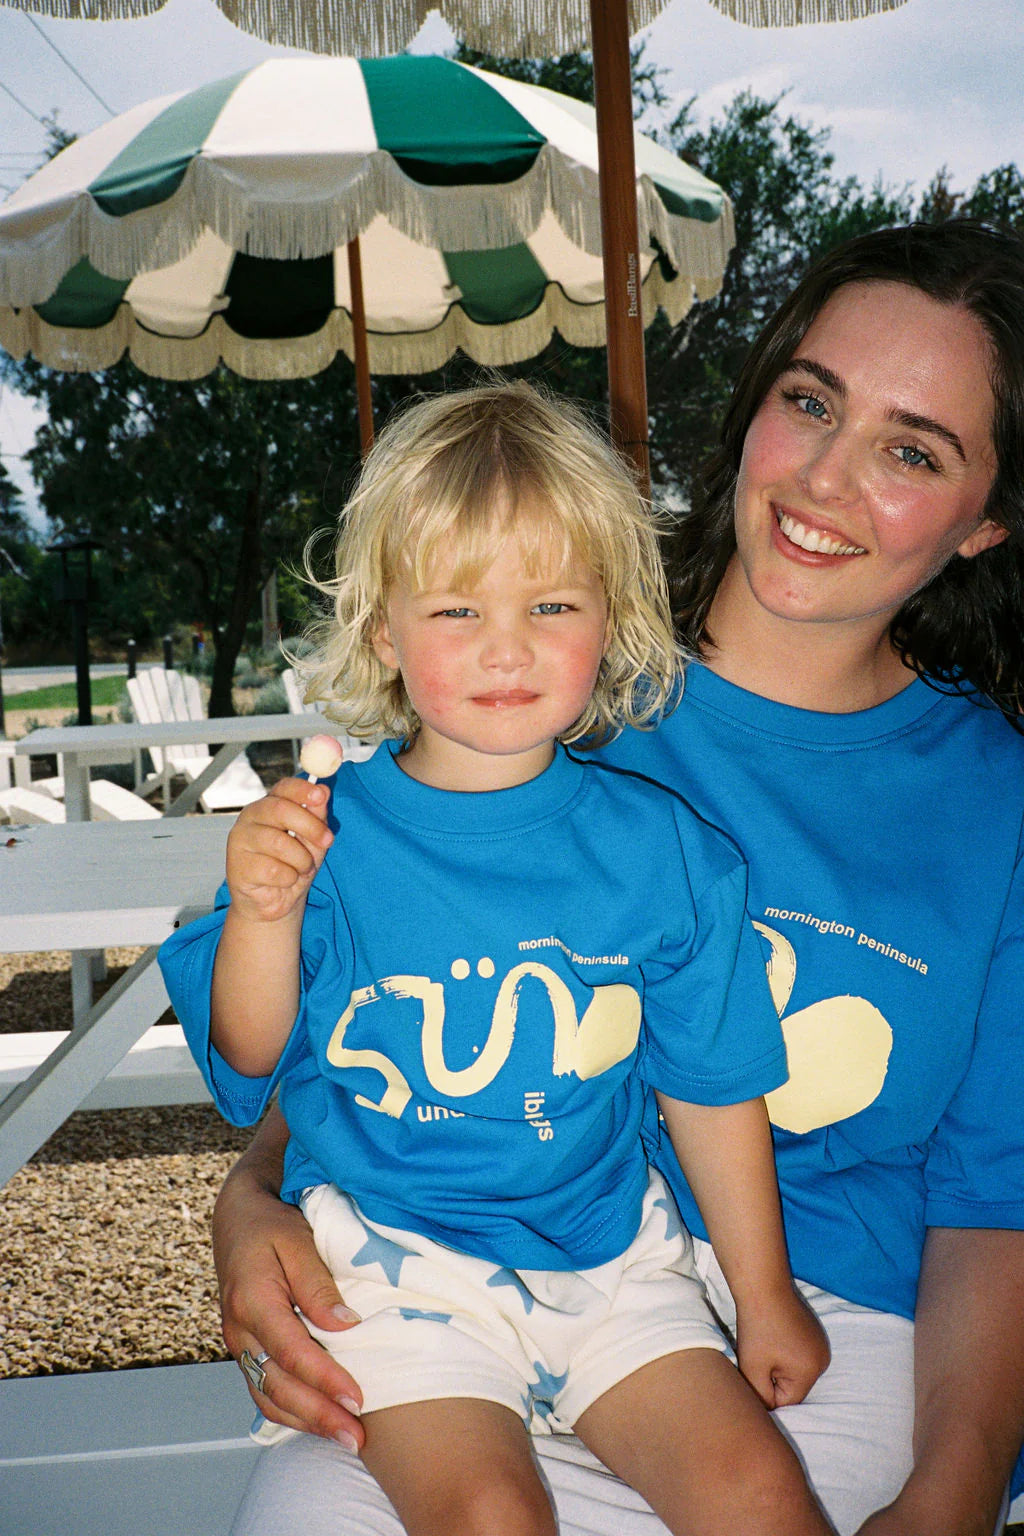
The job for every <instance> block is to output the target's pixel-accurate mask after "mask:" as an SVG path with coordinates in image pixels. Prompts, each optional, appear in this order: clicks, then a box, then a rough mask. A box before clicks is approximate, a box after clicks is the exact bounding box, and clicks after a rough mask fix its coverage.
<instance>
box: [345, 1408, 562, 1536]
mask: <svg viewBox="0 0 1024 1536" xmlns="http://www.w3.org/2000/svg"><path fill="white" fill-rule="evenodd" d="M363 1424H364V1426H365V1428H366V1445H365V1447H364V1449H363V1453H362V1459H363V1461H364V1462H365V1464H366V1466H367V1467H368V1468H369V1470H370V1471H371V1472H372V1473H373V1475H374V1477H375V1478H376V1479H377V1481H378V1483H379V1484H380V1486H381V1487H382V1488H383V1490H384V1492H385V1493H386V1494H387V1496H388V1498H389V1499H390V1500H391V1502H392V1504H393V1505H394V1506H395V1509H396V1511H397V1513H398V1517H399V1519H400V1520H401V1522H402V1525H403V1527H404V1529H405V1531H406V1533H407V1536H555V1531H556V1527H555V1518H554V1515H553V1514H552V1512H551V1505H550V1503H549V1502H548V1497H547V1494H546V1493H545V1491H544V1488H543V1486H542V1484H541V1481H540V1478H539V1477H538V1476H537V1471H536V1468H535V1467H534V1463H533V1457H532V1454H531V1451H530V1443H529V1436H528V1435H527V1433H526V1429H525V1427H524V1425H523V1422H522V1420H521V1419H520V1418H519V1417H518V1416H517V1415H516V1414H514V1413H513V1412H512V1410H511V1409H509V1408H505V1407H503V1406H502V1405H501V1404H500V1403H491V1402H486V1401H483V1400H480V1399H476V1398H454V1397H449V1398H441V1399H439V1400H438V1401H436V1402H425V1403H406V1404H402V1405H401V1406H399V1407H395V1408H380V1409H378V1410H377V1411H376V1412H374V1413H367V1414H364V1416H363Z"/></svg>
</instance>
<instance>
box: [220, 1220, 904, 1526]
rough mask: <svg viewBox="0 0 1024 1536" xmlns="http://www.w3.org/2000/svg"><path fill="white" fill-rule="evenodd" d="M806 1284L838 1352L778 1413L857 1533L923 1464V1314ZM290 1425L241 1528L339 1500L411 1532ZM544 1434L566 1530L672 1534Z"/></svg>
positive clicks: (368, 1487)
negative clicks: (918, 1330)
mask: <svg viewBox="0 0 1024 1536" xmlns="http://www.w3.org/2000/svg"><path fill="white" fill-rule="evenodd" d="M693 1246H694V1251H695V1256H696V1263H697V1270H698V1273H699V1274H700V1275H701V1277H702V1278H704V1279H706V1282H707V1284H708V1288H709V1293H710V1296H711V1299H712V1305H713V1306H714V1307H715V1310H716V1312H718V1315H719V1316H720V1317H721V1319H722V1322H723V1323H724V1324H725V1326H726V1327H727V1328H731V1327H732V1325H733V1323H734V1321H735V1313H734V1310H733V1307H732V1301H731V1297H730V1296H729V1293H728V1289H727V1287H726V1286H725V1283H724V1279H723V1278H722V1275H721V1270H720V1269H719V1268H718V1265H717V1263H716V1262H715V1259H714V1256H713V1254H712V1253H711V1250H710V1248H709V1246H708V1244H707V1243H702V1242H695V1243H694V1245H693ZM800 1288H801V1290H802V1291H803V1292H804V1294H805V1295H806V1296H807V1298H808V1301H809V1302H810V1304H811V1306H812V1307H813V1308H814V1311H815V1312H816V1313H817V1315H818V1317H819V1318H820V1319H821V1322H822V1324H823V1326H824V1328H825V1331H826V1333H827V1334H828V1338H829V1343H830V1345H831V1349H832V1362H831V1364H830V1366H829V1368H828V1370H827V1371H826V1372H825V1374H824V1375H823V1376H822V1377H821V1378H820V1379H819V1380H818V1381H816V1382H815V1384H814V1387H813V1388H812V1390H811V1392H810V1393H809V1395H808V1397H807V1400H806V1402H804V1403H799V1404H797V1405H796V1406H794V1407H792V1408H781V1409H779V1410H778V1411H777V1412H776V1413H775V1414H774V1415H773V1417H774V1419H775V1421H776V1423H777V1424H778V1425H779V1427H780V1429H781V1430H782V1431H783V1433H784V1434H785V1435H786V1436H787V1438H788V1439H789V1440H790V1441H791V1442H792V1444H793V1446H794V1448H795V1450H796V1452H797V1455H798V1456H799V1457H800V1460H801V1462H802V1463H803V1466H804V1469H805V1471H806V1473H807V1476H808V1481H809V1482H810V1484H811V1486H812V1487H813V1488H814V1489H815V1491H816V1492H817V1494H818V1496H819V1498H820V1499H821V1501H822V1504H823V1505H824V1507H825V1510H826V1512H827V1513H828V1515H829V1518H830V1519H831V1521H832V1523H833V1525H834V1526H835V1528H836V1531H837V1532H838V1533H839V1536H854V1533H855V1532H856V1531H858V1530H859V1529H860V1526H861V1525H862V1524H863V1522H864V1521H865V1520H866V1519H867V1517H868V1516H869V1515H870V1514H871V1513H872V1512H873V1511H875V1510H877V1509H880V1508H881V1507H882V1506H883V1505H885V1504H887V1503H888V1502H889V1501H890V1500H891V1499H892V1498H894V1497H895V1495H896V1493H897V1492H898V1491H899V1489H900V1488H901V1487H902V1485H903V1482H904V1481H905V1479H906V1477H907V1474H908V1472H909V1471H910V1467H911V1464H912V1451H911V1432H912V1429H913V1418H914V1378H913V1335H914V1330H913V1325H912V1324H911V1323H909V1322H908V1321H907V1320H906V1318H902V1317H895V1316H893V1315H892V1314H890V1313H886V1312H873V1311H871V1310H870V1309H868V1308H866V1307H860V1306H857V1305H856V1304H854V1303H851V1302H848V1301H844V1300H843V1298H842V1297H839V1296H833V1295H830V1294H829V1293H828V1292H827V1291H822V1290H820V1289H818V1287H816V1286H809V1285H803V1284H801V1287H800ZM353 1331H356V1330H353ZM356 1380H357V1381H358V1380H359V1375H358V1373H357V1374H356ZM685 1411H686V1410H685V1409H684V1408H683V1407H680V1413H681V1414H682V1413H684V1412H685ZM275 1428H276V1426H275ZM286 1435H287V1438H288V1443H286V1444H285V1443H282V1444H280V1445H274V1446H273V1448H272V1449H269V1450H267V1451H266V1452H265V1453H264V1454H263V1456H262V1457H260V1459H259V1461H258V1462H257V1463H256V1468H255V1470H254V1472H253V1476H252V1480H251V1482H250V1484H249V1488H248V1489H247V1491H246V1494H245V1497H244V1498H243V1500H242V1503H241V1505H240V1507H239V1510H238V1514H237V1516H236V1518H235V1523H234V1525H233V1526H232V1536H293V1533H294V1532H295V1531H297V1530H301V1531H302V1532H303V1536H337V1531H338V1523H337V1521H338V1510H339V1509H343V1510H344V1511H345V1521H344V1526H345V1536H402V1526H401V1523H400V1521H399V1520H398V1517H397V1516H396V1514H395V1512H394V1510H393V1509H392V1507H391V1504H390V1503H389V1502H388V1499H387V1497H386V1496H385V1494H384V1493H382V1492H381V1490H380V1488H379V1486H378V1485H377V1484H376V1483H375V1482H374V1480H373V1478H372V1477H371V1476H370V1474H369V1472H367V1470H366V1468H365V1467H364V1466H363V1465H362V1463H361V1462H360V1461H359V1459H358V1457H356V1456H352V1455H349V1454H348V1453H347V1452H346V1451H343V1450H342V1449H341V1447H340V1446H337V1445H332V1444H331V1443H330V1442H329V1441H325V1440H320V1439H318V1438H317V1436H316V1435H298V1434H296V1435H291V1434H288V1432H286ZM534 1443H535V1446H536V1451H537V1461H538V1468H539V1471H540V1474H541V1477H542V1479H543V1481H544V1483H545V1486H546V1487H547V1488H548V1491H549V1493H550V1494H551V1498H552V1502H553V1504H554V1506H555V1509H556V1511H557V1516H558V1529H559V1532H560V1533H561V1536H667V1531H666V1527H665V1526H664V1525H663V1524H662V1522H661V1521H660V1520H659V1519H658V1517H657V1516H656V1515H654V1514H653V1513H652V1512H651V1510H650V1508H649V1506H648V1505H647V1504H646V1503H645V1502H644V1500H643V1499H642V1498H641V1497H640V1495H639V1494H638V1493H635V1492H634V1491H633V1490H632V1489H631V1488H627V1487H626V1485H625V1484H624V1483H621V1482H619V1480H618V1479H617V1478H615V1477H613V1476H612V1474H611V1473H610V1472H608V1471H607V1470H606V1469H605V1468H604V1467H602V1466H601V1464H600V1462H598V1461H597V1459H596V1458H595V1457H594V1456H592V1455H591V1453H590V1452H589V1451H588V1450H587V1449H586V1447H585V1446H583V1445H582V1444H581V1443H580V1441H579V1440H577V1439H576V1437H575V1435H546V1436H544V1437H543V1438H540V1439H537V1440H536V1441H535V1442H534ZM722 1536H729V1533H728V1532H725V1531H723V1532H722Z"/></svg>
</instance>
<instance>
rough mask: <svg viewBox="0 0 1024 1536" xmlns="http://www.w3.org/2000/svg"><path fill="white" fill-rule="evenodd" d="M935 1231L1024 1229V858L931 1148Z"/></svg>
mask: <svg viewBox="0 0 1024 1536" xmlns="http://www.w3.org/2000/svg"><path fill="white" fill-rule="evenodd" d="M926 1181H927V1202H926V1206H925V1220H926V1222H927V1224H928V1225H929V1226H931V1227H1006V1228H1024V856H1020V855H1019V856H1018V861H1017V867H1016V870H1015V873H1014V878H1013V881H1012V882H1011V885H1010V892H1009V897H1008V900H1007V903H1006V908H1005V910H1004V913H1003V920H1002V924H1001V926H1000V931H999V936H998V938H997V941H996V944H995V946H994V948H993V952H992V961H991V965H990V967H989V974H988V980H987V982H986V985H985V990H984V992H983V994H982V999H981V1007H980V1009H979V1011H978V1019H977V1024H976V1027H975V1035H974V1048H973V1050H972V1052H971V1059H970V1065H969V1066H968V1068H967V1071H966V1073H965V1074H964V1077H963V1080H962V1081H961V1083H960V1086H959V1088H958V1089H957V1091H956V1093H955V1095H954V1096H953V1098H952V1099H951V1101H950V1103H949V1107H948V1108H947V1110H946V1112H945V1114H944V1115H943V1117H942V1119H941V1120H940V1121H939V1124H938V1126H937V1127H936V1129H935V1131H934V1133H933V1135H932V1138H931V1142H930V1144H929V1148H928V1158H927V1164H926Z"/></svg>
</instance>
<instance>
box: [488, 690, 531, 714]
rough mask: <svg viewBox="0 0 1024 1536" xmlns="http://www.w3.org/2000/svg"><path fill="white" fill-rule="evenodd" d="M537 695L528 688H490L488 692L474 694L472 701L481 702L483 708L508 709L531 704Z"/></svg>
mask: <svg viewBox="0 0 1024 1536" xmlns="http://www.w3.org/2000/svg"><path fill="white" fill-rule="evenodd" d="M539 697H540V695H539V694H536V693H533V692H531V690H530V689H528V688H492V689H491V690H490V692H489V693H476V694H474V695H473V703H474V704H482V705H483V706H484V708H485V709H508V708H514V707H515V706H516V705H519V704H532V703H533V702H534V700H535V699H537V698H539Z"/></svg>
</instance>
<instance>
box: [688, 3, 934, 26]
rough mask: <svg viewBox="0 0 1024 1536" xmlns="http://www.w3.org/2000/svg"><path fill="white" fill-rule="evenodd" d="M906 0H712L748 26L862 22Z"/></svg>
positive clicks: (715, 4)
mask: <svg viewBox="0 0 1024 1536" xmlns="http://www.w3.org/2000/svg"><path fill="white" fill-rule="evenodd" d="M904 3H905V0H711V4H712V5H713V6H714V7H715V9H716V10H718V11H721V12H722V14H723V15H725V16H728V17H729V19H730V20H731V21H738V22H741V23H742V24H743V25H744V26H747V27H799V26H811V25H813V24H815V23H820V22H833V21H860V20H861V19H862V18H864V17H866V16H879V15H881V14H882V13H883V12H885V11H896V10H899V8H900V6H901V5H903V4H904Z"/></svg>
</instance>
